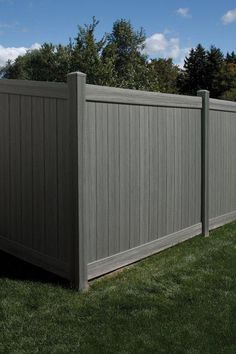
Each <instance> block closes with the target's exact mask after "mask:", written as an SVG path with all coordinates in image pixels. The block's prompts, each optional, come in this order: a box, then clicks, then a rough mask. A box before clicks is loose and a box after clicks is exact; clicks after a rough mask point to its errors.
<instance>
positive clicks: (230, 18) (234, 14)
mask: <svg viewBox="0 0 236 354" xmlns="http://www.w3.org/2000/svg"><path fill="white" fill-rule="evenodd" d="M221 21H222V22H223V24H224V25H228V24H229V23H232V22H234V21H236V9H234V10H229V11H227V12H226V13H225V14H224V16H222V17H221Z"/></svg>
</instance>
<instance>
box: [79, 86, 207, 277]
mask: <svg viewBox="0 0 236 354" xmlns="http://www.w3.org/2000/svg"><path fill="white" fill-rule="evenodd" d="M105 90H106V89H105ZM122 93H123V96H122ZM131 93H132V95H131ZM135 93H136V92H134V91H133V92H132V91H131V92H129V95H130V96H129V95H128V92H127V91H126V90H123V92H122V90H119V89H110V91H109V93H108V91H106V92H105V94H104V96H102V92H101V88H100V87H96V86H95V87H94V86H90V85H87V118H86V129H87V134H86V152H85V170H86V172H85V174H86V176H87V178H86V182H87V183H86V187H85V188H86V192H85V195H86V197H85V200H86V215H87V217H86V220H87V222H86V223H85V225H86V226H85V237H86V239H87V240H88V262H89V277H93V276H94V275H96V274H99V273H100V272H106V271H108V270H109V269H110V267H111V268H112V263H113V262H115V260H118V257H120V256H121V257H122V255H124V254H125V253H126V252H127V251H130V250H131V249H133V248H137V252H139V251H138V247H140V246H144V247H145V245H147V244H149V243H151V242H155V241H157V240H159V239H161V238H163V237H168V235H173V234H175V233H176V232H180V234H181V230H186V229H189V228H190V230H189V233H191V227H193V229H194V231H192V232H193V233H194V232H196V225H197V230H198V231H197V232H200V230H201V109H200V107H199V103H201V100H200V98H193V99H192V100H189V98H187V99H186V100H185V101H183V99H182V98H181V96H179V101H178V96H177V98H176V96H174V98H175V101H174V102H172V96H171V97H170V100H169V102H167V101H166V102H164V105H163V101H160V98H159V95H158V94H154V95H153V94H148V93H145V97H140V96H139V95H138V96H135ZM137 94H139V92H138V93H137ZM127 97H129V99H130V100H131V99H132V101H131V103H130V104H127V101H128V100H129V99H127ZM165 98H166V97H165ZM158 99H159V100H158ZM161 99H162V97H161ZM188 100H189V102H188ZM142 102H143V103H142ZM114 255H116V256H115V257H116V258H111V257H112V256H114ZM127 258H128V254H127ZM106 260H107V261H106ZM106 262H107V263H108V264H107V265H106V264H105V263H106ZM127 262H128V260H127ZM121 263H122V261H121ZM104 264H105V265H104Z"/></svg>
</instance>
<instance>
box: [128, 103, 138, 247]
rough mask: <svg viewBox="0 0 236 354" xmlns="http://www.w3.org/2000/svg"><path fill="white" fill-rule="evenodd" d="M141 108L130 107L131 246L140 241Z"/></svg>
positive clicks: (136, 244)
mask: <svg viewBox="0 0 236 354" xmlns="http://www.w3.org/2000/svg"><path fill="white" fill-rule="evenodd" d="M139 172H140V110H139V107H137V106H131V107H130V180H129V183H130V247H135V246H138V245H139V243H140V229H139V217H140V215H139V200H140V189H139V187H140V174H139Z"/></svg>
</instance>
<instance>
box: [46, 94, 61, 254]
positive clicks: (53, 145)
mask: <svg viewBox="0 0 236 354" xmlns="http://www.w3.org/2000/svg"><path fill="white" fill-rule="evenodd" d="M57 140H58V137H57V101H56V99H47V98H45V100H44V144H45V147H44V148H45V157H44V159H45V161H44V165H45V171H44V173H45V250H46V252H47V254H49V255H50V256H53V257H55V258H56V257H57V254H58V229H57V227H58V225H57V222H58V209H57V205H58V178H57V176H58V160H57V149H58V141H57Z"/></svg>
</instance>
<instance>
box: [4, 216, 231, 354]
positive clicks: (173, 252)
mask: <svg viewBox="0 0 236 354" xmlns="http://www.w3.org/2000/svg"><path fill="white" fill-rule="evenodd" d="M235 253H236V223H232V224H231V225H226V226H224V227H223V228H220V229H217V230H214V231H213V232H211V233H210V237H208V238H204V237H201V236H198V237H196V238H194V239H192V240H189V241H186V242H184V243H183V244H181V245H178V246H175V247H173V248H171V249H169V250H166V251H164V252H162V253H160V254H158V255H155V256H152V257H149V258H148V259H145V260H143V261H141V262H138V263H137V264H135V265H134V266H132V267H130V268H126V269H124V270H123V271H121V272H117V273H115V274H114V275H113V276H108V277H103V278H101V279H100V280H97V281H94V282H93V283H92V284H91V288H90V290H89V291H88V292H87V293H83V294H79V293H77V292H75V291H72V290H70V289H69V288H68V287H66V284H64V283H62V282H59V279H58V278H55V279H54V284H53V283H52V276H50V275H49V274H48V273H46V272H41V273H40V271H39V269H38V268H36V267H35V268H32V267H31V266H29V265H27V264H24V263H23V262H20V261H17V260H16V259H14V258H11V257H10V256H6V255H5V257H4V254H3V253H1V254H0V319H1V320H0V353H4V354H8V353H9V354H10V353H11V354H16V353H63V354H64V353H88V354H90V353H91V354H93V353H94V354H97V353H98V354H100V353H107V354H110V353H138V354H139V353H140V354H142V353H143V354H146V353H168V354H169V353H177V354H183V353H186V354H187V353H188V354H190V353H191V354H202V353H204V354H216V353H222V354H223V353H228V354H230V353H232V354H233V353H235V352H236V344H235V343H236V321H235V310H236V272H235V269H236V256H235ZM35 275H36V276H35ZM39 276H41V279H40V278H39ZM34 277H35V278H34Z"/></svg>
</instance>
